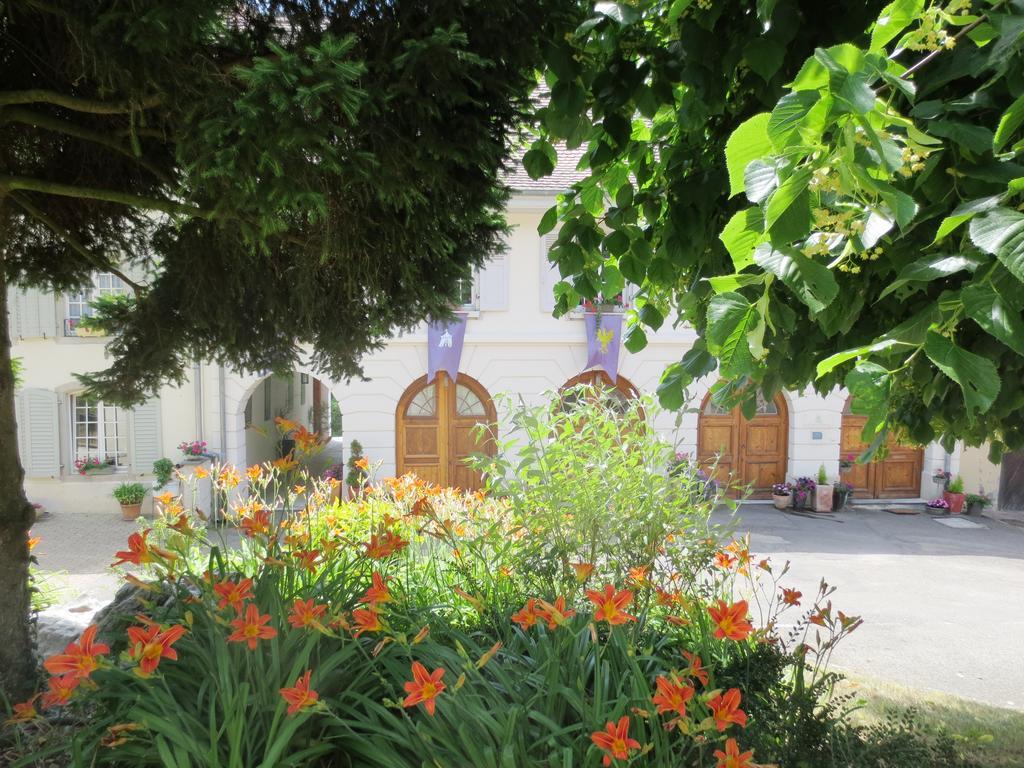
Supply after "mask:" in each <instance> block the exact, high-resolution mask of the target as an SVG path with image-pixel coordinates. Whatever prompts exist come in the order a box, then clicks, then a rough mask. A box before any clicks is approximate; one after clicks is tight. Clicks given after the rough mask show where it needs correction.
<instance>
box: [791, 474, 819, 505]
mask: <svg viewBox="0 0 1024 768" xmlns="http://www.w3.org/2000/svg"><path fill="white" fill-rule="evenodd" d="M817 485H818V484H817V483H816V482H814V478H812V477H798V478H797V479H796V482H795V483H793V509H807V508H808V507H809V506H811V505H812V504H814V491H815V488H817Z"/></svg>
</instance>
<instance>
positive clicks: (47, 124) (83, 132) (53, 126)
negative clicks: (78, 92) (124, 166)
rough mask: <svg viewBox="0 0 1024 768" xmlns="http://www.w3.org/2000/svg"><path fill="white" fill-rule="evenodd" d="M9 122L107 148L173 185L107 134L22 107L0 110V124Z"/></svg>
mask: <svg viewBox="0 0 1024 768" xmlns="http://www.w3.org/2000/svg"><path fill="white" fill-rule="evenodd" d="M10 120H13V121H15V122H19V123H25V124H26V125H34V126H36V127H37V128H44V129H46V130H48V131H53V132H55V133H62V134H64V135H65V136H72V137H74V138H76V139H81V140H82V141H90V142H92V143H93V144H99V145H100V146H104V147H107V148H109V149H112V150H114V151H115V152H119V153H121V154H122V155H124V156H125V157H129V158H131V159H132V160H133V161H134V162H136V163H138V164H139V166H140V167H142V168H145V169H146V170H147V171H149V172H150V173H152V174H153V175H154V176H155V177H156V178H158V179H159V180H160V181H162V182H163V183H164V184H168V185H173V184H174V181H173V179H171V178H170V177H169V176H168V175H167V174H166V173H165V172H164V171H163V170H162V169H160V168H157V167H156V166H155V165H153V164H152V163H151V162H149V161H148V160H146V159H145V158H144V157H139V156H137V155H136V154H135V152H133V151H132V148H131V147H129V146H128V145H126V144H122V143H121V142H119V141H117V140H116V139H113V138H111V136H110V134H109V133H100V132H99V131H91V130H89V129H88V128H83V127H82V126H80V125H75V124H74V123H72V122H68V121H66V120H58V119H57V118H55V117H51V116H50V115H44V114H42V113H41V112H34V111H32V110H31V109H25V108H24V107H8V108H6V109H0V123H4V122H7V121H10Z"/></svg>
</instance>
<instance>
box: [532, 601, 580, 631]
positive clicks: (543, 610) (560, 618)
mask: <svg viewBox="0 0 1024 768" xmlns="http://www.w3.org/2000/svg"><path fill="white" fill-rule="evenodd" d="M539 602H540V608H538V609H537V616H538V617H539V618H541V619H543V620H544V621H546V622H547V624H548V629H552V630H553V629H557V628H558V627H559V626H560V625H561V624H562V623H564V622H565V621H566V620H567V619H571V618H572V617H573V616H575V615H576V611H572V610H568V611H567V610H566V609H565V598H564V597H562V596H561V595H559V597H558V598H557V599H556V600H555V602H554V605H552V604H551V603H547V602H544V601H543V600H541V601H539Z"/></svg>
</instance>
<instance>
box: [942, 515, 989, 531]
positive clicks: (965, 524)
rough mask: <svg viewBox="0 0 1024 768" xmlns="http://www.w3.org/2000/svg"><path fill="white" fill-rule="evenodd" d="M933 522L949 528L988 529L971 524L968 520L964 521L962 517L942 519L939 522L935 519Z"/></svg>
mask: <svg viewBox="0 0 1024 768" xmlns="http://www.w3.org/2000/svg"><path fill="white" fill-rule="evenodd" d="M935 522H936V523H939V524H940V525H946V526H949V527H950V528H983V529H987V528H988V526H985V525H980V524H978V523H972V522H971V521H970V520H964V519H963V518H962V517H944V518H942V519H941V520H940V519H938V518H936V519H935Z"/></svg>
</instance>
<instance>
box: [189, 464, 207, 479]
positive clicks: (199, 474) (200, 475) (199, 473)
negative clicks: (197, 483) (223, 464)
mask: <svg viewBox="0 0 1024 768" xmlns="http://www.w3.org/2000/svg"><path fill="white" fill-rule="evenodd" d="M192 474H193V476H195V478H196V479H197V480H205V479H206V478H207V477H209V476H210V472H209V470H208V469H206V468H205V467H196V468H195V469H194V470H193V471H192Z"/></svg>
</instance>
